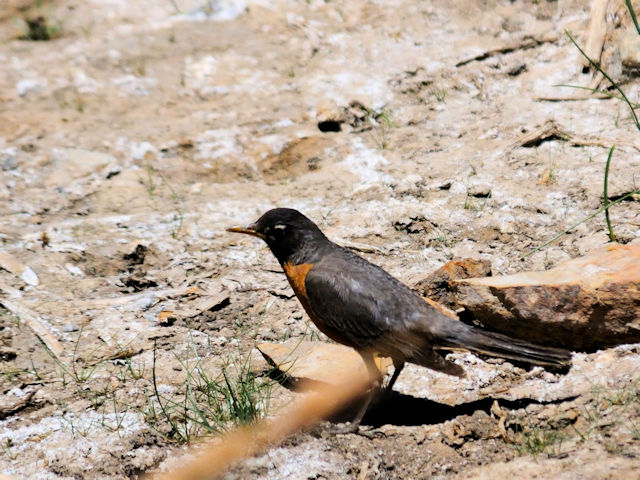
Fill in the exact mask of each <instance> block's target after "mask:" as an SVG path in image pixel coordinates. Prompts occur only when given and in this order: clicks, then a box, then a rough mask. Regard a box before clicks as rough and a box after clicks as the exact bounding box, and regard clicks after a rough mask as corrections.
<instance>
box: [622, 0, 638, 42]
mask: <svg viewBox="0 0 640 480" xmlns="http://www.w3.org/2000/svg"><path fill="white" fill-rule="evenodd" d="M624 3H626V4H627V8H628V9H629V14H630V15H631V20H633V24H634V25H635V26H636V32H638V35H640V27H639V26H638V19H637V18H636V12H634V11H633V5H631V0H625V2H624Z"/></svg>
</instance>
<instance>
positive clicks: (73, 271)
mask: <svg viewBox="0 0 640 480" xmlns="http://www.w3.org/2000/svg"><path fill="white" fill-rule="evenodd" d="M64 268H66V269H67V271H68V272H69V273H70V274H71V275H73V276H75V277H82V276H84V272H83V271H82V270H81V269H80V268H79V267H76V266H75V265H72V264H70V263H67V264H66V265H65V266H64Z"/></svg>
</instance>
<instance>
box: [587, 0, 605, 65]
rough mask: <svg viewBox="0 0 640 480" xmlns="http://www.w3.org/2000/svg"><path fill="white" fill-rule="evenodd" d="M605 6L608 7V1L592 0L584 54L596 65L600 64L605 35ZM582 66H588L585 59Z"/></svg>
mask: <svg viewBox="0 0 640 480" xmlns="http://www.w3.org/2000/svg"><path fill="white" fill-rule="evenodd" d="M607 5H609V0H593V2H592V3H591V21H590V22H589V30H588V32H587V45H586V46H585V48H584V52H585V53H586V54H587V55H588V56H589V58H590V59H591V60H593V61H594V62H596V63H597V64H600V56H601V55H602V49H603V47H604V39H605V36H606V35H607V21H606V14H607ZM582 64H583V65H584V66H585V67H588V66H589V65H590V63H589V62H588V61H587V60H586V59H583V62H582Z"/></svg>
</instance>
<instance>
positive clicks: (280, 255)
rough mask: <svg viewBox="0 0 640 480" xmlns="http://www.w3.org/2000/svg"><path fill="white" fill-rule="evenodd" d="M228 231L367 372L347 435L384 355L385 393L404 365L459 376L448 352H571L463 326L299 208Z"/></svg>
mask: <svg viewBox="0 0 640 480" xmlns="http://www.w3.org/2000/svg"><path fill="white" fill-rule="evenodd" d="M227 231H229V232H234V233H242V234H247V235H251V236H254V237H258V238H260V239H262V240H264V241H265V242H266V244H267V246H268V247H269V249H270V250H271V252H272V253H273V255H274V256H275V257H276V259H277V260H278V262H279V263H280V265H281V266H282V269H283V270H284V273H285V275H286V277H287V279H288V281H289V284H290V285H291V288H292V289H293V291H294V293H295V295H296V297H297V298H298V300H299V301H300V303H301V304H302V307H303V308H304V310H305V311H306V312H307V314H308V316H309V318H310V319H311V321H312V322H313V323H314V324H315V326H316V327H317V328H318V329H319V330H320V331H321V332H322V333H324V334H325V335H326V336H328V337H329V338H330V339H332V340H334V341H336V342H338V343H341V344H343V345H347V346H349V347H351V348H353V349H355V350H356V351H357V352H358V353H359V354H360V356H361V357H362V360H363V361H364V364H365V365H366V367H367V372H368V374H369V377H370V380H371V384H372V388H371V389H370V390H369V395H368V396H367V398H366V400H365V401H364V402H363V404H362V406H361V408H360V409H359V411H358V412H357V414H356V415H355V417H354V419H353V421H352V422H351V425H350V427H348V429H346V431H349V432H357V431H358V428H359V426H360V422H361V420H362V418H363V416H364V414H365V412H366V411H367V409H368V407H369V404H370V402H371V400H372V399H373V397H374V394H375V392H376V391H377V390H379V388H380V386H381V384H382V376H381V373H380V371H379V370H378V368H377V366H376V363H375V357H376V356H377V355H379V356H385V357H390V358H391V359H392V361H393V366H394V371H393V375H392V376H391V378H390V380H389V382H388V384H387V386H386V390H387V391H391V390H392V388H393V385H394V384H395V382H396V380H397V379H398V376H399V375H400V372H402V369H403V368H404V366H405V363H413V364H416V365H420V366H423V367H427V368H430V369H432V370H436V371H439V372H444V373H447V374H449V375H454V376H457V377H464V376H465V373H464V369H463V368H462V367H461V366H460V365H458V364H456V363H454V362H452V361H451V360H448V359H446V358H445V355H446V353H447V352H448V351H457V350H464V351H471V352H475V353H480V354H485V355H490V356H497V357H502V358H506V359H510V360H516V361H521V362H526V363H530V364H534V365H546V366H566V365H568V364H569V363H570V360H571V353H570V352H569V351H568V350H564V349H561V348H555V347H544V346H539V345H534V344H532V343H529V342H527V341H525V340H520V339H515V338H511V337H508V336H506V335H503V334H500V333H495V332H491V331H487V330H484V329H482V328H478V327H474V326H471V325H468V324H466V323H463V322H462V321H460V320H458V319H457V318H454V317H452V316H450V315H448V314H446V313H445V310H444V309H441V308H438V304H435V302H433V301H431V302H428V301H426V300H425V299H424V298H423V297H421V296H420V295H419V294H418V293H417V292H415V291H414V290H412V289H411V288H410V287H408V286H407V285H405V284H404V283H402V282H401V281H400V280H398V279H397V278H395V277H393V276H392V275H390V274H389V273H387V272H386V271H385V270H383V269H382V268H381V267H379V266H377V265H374V264H373V263H371V262H369V261H368V260H366V259H364V258H363V257H361V256H359V255H357V254H356V253H354V252H353V251H351V250H349V249H347V248H345V247H342V246H340V245H338V244H336V243H334V242H332V241H331V240H329V239H328V238H327V237H326V236H325V235H324V233H323V232H322V231H321V230H320V228H319V227H318V226H317V225H316V224H315V223H314V222H313V221H312V220H310V219H309V218H307V217H306V216H305V215H303V214H302V213H300V212H299V211H298V210H295V209H291V208H274V209H271V210H268V211H267V212H265V213H264V214H263V215H262V216H261V217H260V218H259V219H258V220H257V221H256V222H254V223H252V224H250V225H248V226H245V227H231V228H228V229H227Z"/></svg>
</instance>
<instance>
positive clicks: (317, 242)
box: [228, 208, 327, 264]
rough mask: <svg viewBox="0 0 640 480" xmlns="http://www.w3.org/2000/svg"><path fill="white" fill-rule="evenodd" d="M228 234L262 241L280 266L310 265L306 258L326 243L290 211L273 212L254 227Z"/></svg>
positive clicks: (306, 221)
mask: <svg viewBox="0 0 640 480" xmlns="http://www.w3.org/2000/svg"><path fill="white" fill-rule="evenodd" d="M228 231H229V232H236V233H246V234H248V235H253V236H255V237H259V238H261V239H263V240H264V241H265V242H267V245H268V246H269V248H270V249H271V251H272V252H273V254H274V255H275V256H276V258H277V259H278V261H279V262H280V263H281V264H284V263H286V262H293V263H296V264H297V263H302V262H305V261H310V258H308V257H310V256H313V254H314V253H315V251H316V250H317V249H318V247H319V246H321V244H322V242H325V241H327V237H325V236H324V234H323V233H322V232H321V231H320V229H319V228H318V226H317V225H316V224H315V223H313V222H312V221H311V220H309V219H308V218H307V217H305V216H304V215H303V214H301V213H300V212H299V211H297V210H294V209H292V208H274V209H273V210H269V211H268V212H266V213H265V214H264V215H262V216H261V217H260V218H259V219H258V220H257V221H256V222H255V223H252V224H251V225H248V226H246V227H233V228H229V229H228Z"/></svg>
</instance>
